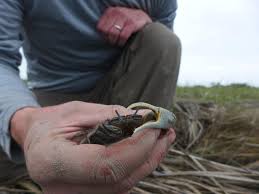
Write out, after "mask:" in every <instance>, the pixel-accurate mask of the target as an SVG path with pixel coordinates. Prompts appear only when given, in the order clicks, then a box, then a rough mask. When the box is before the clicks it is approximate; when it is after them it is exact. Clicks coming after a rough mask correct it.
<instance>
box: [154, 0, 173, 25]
mask: <svg viewBox="0 0 259 194" xmlns="http://www.w3.org/2000/svg"><path fill="white" fill-rule="evenodd" d="M177 7H178V5H177V0H153V4H152V9H153V18H152V19H153V21H158V22H160V23H162V24H164V25H166V26H167V27H168V28H170V29H173V25H174V20H175V17H176V10H177Z"/></svg>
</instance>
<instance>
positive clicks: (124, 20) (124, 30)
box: [97, 7, 152, 46]
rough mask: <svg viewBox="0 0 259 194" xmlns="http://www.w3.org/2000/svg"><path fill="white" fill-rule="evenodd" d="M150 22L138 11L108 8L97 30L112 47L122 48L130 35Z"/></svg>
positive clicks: (142, 12)
mask: <svg viewBox="0 0 259 194" xmlns="http://www.w3.org/2000/svg"><path fill="white" fill-rule="evenodd" d="M151 22H152V20H151V18H150V17H149V16H148V15H147V14H146V13H145V12H144V11H142V10H140V9H132V8H125V7H110V8H108V9H107V10H106V11H105V13H104V14H103V15H102V17H101V19H100V20H99V22H98V25H97V29H98V30H99V31H100V32H102V34H103V35H104V36H105V38H106V39H107V40H108V41H109V42H110V43H111V44H112V45H118V46H124V45H125V43H126V42H127V40H128V39H129V38H130V37H131V35H132V34H134V33H135V32H138V31H139V30H141V29H142V28H143V27H144V26H145V25H146V24H148V23H151Z"/></svg>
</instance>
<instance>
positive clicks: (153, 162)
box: [120, 129, 176, 190]
mask: <svg viewBox="0 0 259 194" xmlns="http://www.w3.org/2000/svg"><path fill="white" fill-rule="evenodd" d="M175 137H176V136H175V132H174V130H173V129H170V130H169V131H168V132H167V133H166V134H164V135H163V136H161V137H160V138H159V139H158V140H157V143H156V146H155V147H154V149H153V151H152V153H151V155H150V158H149V159H148V160H146V162H145V163H143V165H141V166H140V167H139V168H138V169H136V170H135V172H134V173H133V174H132V175H131V176H129V178H128V179H125V180H124V181H123V183H122V184H121V185H120V186H121V187H122V188H121V190H128V189H130V188H132V187H133V186H134V185H135V184H136V183H137V182H138V181H140V180H141V179H143V178H144V177H146V176H148V175H149V174H150V173H151V172H153V171H154V170H155V169H156V168H157V166H158V165H159V163H160V162H161V161H162V159H163V158H164V157H165V156H166V154H167V151H168V149H169V147H170V146H171V144H172V143H173V142H174V140H175Z"/></svg>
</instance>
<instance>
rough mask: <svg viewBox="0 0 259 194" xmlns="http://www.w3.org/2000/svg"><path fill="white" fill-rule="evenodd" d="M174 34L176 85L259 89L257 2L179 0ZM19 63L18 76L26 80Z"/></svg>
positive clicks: (23, 67) (23, 64)
mask: <svg viewBox="0 0 259 194" xmlns="http://www.w3.org/2000/svg"><path fill="white" fill-rule="evenodd" d="M178 4H179V9H178V14H177V18H176V21H175V31H176V33H177V34H178V35H179V36H180V38H181V40H182V44H183V57H182V66H181V72H180V78H179V85H181V86H193V85H205V86H210V85H211V84H221V85H225V84H230V83H242V84H243V83H246V84H249V85H251V86H257V87H259V54H258V52H259V12H258V8H259V1H258V0H195V1H193V0H179V1H178ZM25 69H26V63H25V61H24V60H23V63H22V66H21V76H22V78H26V73H25Z"/></svg>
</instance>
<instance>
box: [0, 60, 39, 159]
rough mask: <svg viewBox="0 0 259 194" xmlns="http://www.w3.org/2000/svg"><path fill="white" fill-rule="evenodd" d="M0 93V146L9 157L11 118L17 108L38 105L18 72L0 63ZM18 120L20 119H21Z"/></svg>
mask: <svg viewBox="0 0 259 194" xmlns="http://www.w3.org/2000/svg"><path fill="white" fill-rule="evenodd" d="M0 94H1V95H0V133H1V135H0V146H2V148H3V150H4V151H5V152H6V153H7V154H8V155H9V157H11V150H10V145H11V136H10V131H9V129H10V124H11V122H10V121H11V118H12V117H13V116H14V115H15V113H16V112H17V111H18V110H22V109H23V108H25V107H39V105H38V103H37V101H36V100H35V98H34V96H33V94H32V93H31V92H30V91H29V89H28V88H27V87H26V85H25V84H24V83H23V81H22V80H21V79H20V78H19V75H18V72H16V71H15V69H13V68H11V67H8V66H5V65H2V64H1V63H0ZM13 118H15V117H13ZM19 120H20V121H21V120H22V119H19ZM20 124H22V123H20V122H19V123H18V122H17V124H16V125H17V126H19V125H20ZM22 125H24V124H22ZM15 138H17V137H15ZM15 140H16V139H15ZM17 140H18V139H17ZM18 141H20V140H18ZM18 143H20V142H18Z"/></svg>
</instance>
